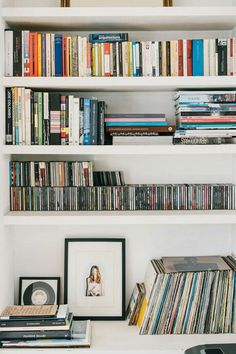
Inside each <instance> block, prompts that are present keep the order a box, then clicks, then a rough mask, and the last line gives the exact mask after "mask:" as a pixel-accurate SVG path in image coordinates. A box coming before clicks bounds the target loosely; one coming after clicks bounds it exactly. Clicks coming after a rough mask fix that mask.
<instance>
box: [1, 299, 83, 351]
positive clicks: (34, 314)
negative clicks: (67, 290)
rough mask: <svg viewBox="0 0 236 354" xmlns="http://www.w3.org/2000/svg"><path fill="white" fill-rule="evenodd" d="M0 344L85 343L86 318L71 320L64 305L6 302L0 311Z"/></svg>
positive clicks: (70, 345)
mask: <svg viewBox="0 0 236 354" xmlns="http://www.w3.org/2000/svg"><path fill="white" fill-rule="evenodd" d="M0 346H2V347H3V348H28V347H32V348H47V347H55V348H57V347H61V348H63V347H65V348H67V347H89V346H90V321H81V322H73V314H72V313H69V310H68V306H67V305H60V306H57V305H43V306H7V307H6V308H5V310H4V311H3V312H2V314H1V315H0Z"/></svg>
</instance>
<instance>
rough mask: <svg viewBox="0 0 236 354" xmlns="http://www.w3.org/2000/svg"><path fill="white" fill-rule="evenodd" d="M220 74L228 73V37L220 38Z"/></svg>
mask: <svg viewBox="0 0 236 354" xmlns="http://www.w3.org/2000/svg"><path fill="white" fill-rule="evenodd" d="M217 45H218V48H217V52H218V75H219V76H222V75H225V76H226V75H227V65H228V64H227V60H228V58H227V56H228V54H227V39H218V43H217Z"/></svg>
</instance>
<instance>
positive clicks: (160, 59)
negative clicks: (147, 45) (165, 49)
mask: <svg viewBox="0 0 236 354" xmlns="http://www.w3.org/2000/svg"><path fill="white" fill-rule="evenodd" d="M158 45H159V76H162V43H161V41H160V42H159V43H158Z"/></svg>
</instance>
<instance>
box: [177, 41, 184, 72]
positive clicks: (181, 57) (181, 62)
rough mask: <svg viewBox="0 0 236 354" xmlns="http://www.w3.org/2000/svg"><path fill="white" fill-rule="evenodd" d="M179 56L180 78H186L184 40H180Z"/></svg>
mask: <svg viewBox="0 0 236 354" xmlns="http://www.w3.org/2000/svg"><path fill="white" fill-rule="evenodd" d="M178 55H179V60H178V62H179V76H184V61H183V40H182V39H179V40H178Z"/></svg>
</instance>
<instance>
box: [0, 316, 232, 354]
mask: <svg viewBox="0 0 236 354" xmlns="http://www.w3.org/2000/svg"><path fill="white" fill-rule="evenodd" d="M235 342H236V335H235V334H214V335H209V334H208V335H163V336H160V335H156V336H144V335H143V336H141V335H139V334H138V329H137V327H130V326H128V325H127V323H126V322H124V321H121V322H113V321H112V322H111V321H107V322H103V321H102V322H92V346H91V348H90V349H82V350H79V349H77V350H75V349H70V350H69V349H68V350H65V349H44V350H43V352H44V353H45V354H47V353H48V354H54V353H55V354H56V353H58V352H60V353H64V352H79V353H82V352H83V353H85V352H86V353H89V354H95V353H99V354H104V353H106V354H117V353H119V354H128V353H130V354H131V353H132V354H134V353H138V354H147V353H150V354H184V351H185V350H186V349H188V348H190V347H192V346H196V345H203V344H212V343H235ZM26 352H27V354H33V353H35V352H42V350H35V349H32V350H30V349H27V350H26V349H17V351H16V350H14V349H13V350H12V349H7V350H4V349H1V353H3V354H15V353H19V354H23V353H24V354H25V353H26Z"/></svg>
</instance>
